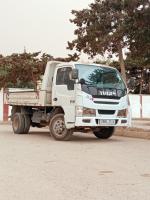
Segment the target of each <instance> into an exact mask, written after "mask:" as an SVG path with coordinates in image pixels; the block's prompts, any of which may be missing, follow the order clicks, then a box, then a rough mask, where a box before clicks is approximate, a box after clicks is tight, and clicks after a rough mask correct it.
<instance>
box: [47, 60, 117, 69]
mask: <svg viewBox="0 0 150 200" xmlns="http://www.w3.org/2000/svg"><path fill="white" fill-rule="evenodd" d="M53 62H57V61H50V62H48V63H53ZM57 63H58V62H57ZM68 64H70V65H75V64H78V65H94V66H97V67H100V66H101V67H107V68H110V69H116V68H115V67H111V66H109V65H104V64H96V63H85V62H84V63H83V62H59V64H58V65H60V66H61V65H68Z"/></svg>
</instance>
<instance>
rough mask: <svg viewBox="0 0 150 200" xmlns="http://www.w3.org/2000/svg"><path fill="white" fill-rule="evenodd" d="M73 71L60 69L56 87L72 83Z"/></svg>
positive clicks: (67, 68)
mask: <svg viewBox="0 0 150 200" xmlns="http://www.w3.org/2000/svg"><path fill="white" fill-rule="evenodd" d="M71 71H72V68H71V67H64V68H61V69H58V71H57V77H56V85H67V84H68V82H69V81H70V72H71Z"/></svg>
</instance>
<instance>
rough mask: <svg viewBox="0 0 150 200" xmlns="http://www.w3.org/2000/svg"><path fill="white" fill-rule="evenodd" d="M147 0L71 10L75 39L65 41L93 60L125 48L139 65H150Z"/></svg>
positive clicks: (116, 1)
mask: <svg viewBox="0 0 150 200" xmlns="http://www.w3.org/2000/svg"><path fill="white" fill-rule="evenodd" d="M149 4H150V2H149V0H103V1H101V0H95V2H94V3H91V4H90V5H89V8H87V9H83V10H79V11H77V10H73V11H72V14H73V15H74V19H72V20H70V21H71V22H72V23H74V24H75V25H76V27H77V28H76V30H75V31H74V34H75V35H76V39H74V40H73V41H72V42H68V49H71V50H73V49H75V50H77V51H79V52H84V53H86V54H89V55H90V56H91V57H94V56H96V55H98V54H101V55H104V54H105V53H106V54H107V55H108V56H110V57H111V56H112V54H116V55H118V53H119V47H121V48H127V49H128V50H130V52H131V56H132V59H133V58H135V57H136V60H137V58H139V60H140V61H141V63H140V64H141V65H145V63H147V64H148V63H150V60H149V59H150V52H149V51H150V23H149V22H150V6H149Z"/></svg>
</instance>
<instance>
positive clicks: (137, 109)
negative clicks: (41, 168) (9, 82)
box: [0, 90, 150, 121]
mask: <svg viewBox="0 0 150 200" xmlns="http://www.w3.org/2000/svg"><path fill="white" fill-rule="evenodd" d="M129 99H130V104H131V110H132V118H139V119H140V118H149V119H150V95H129ZM4 108H5V106H4V105H3V91H2V90H1V91H0V121H3V119H4V113H5V119H6V111H5V110H6V109H4ZM4 111H5V112H4ZM10 113H11V107H9V109H8V115H10Z"/></svg>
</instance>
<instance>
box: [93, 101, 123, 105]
mask: <svg viewBox="0 0 150 200" xmlns="http://www.w3.org/2000/svg"><path fill="white" fill-rule="evenodd" d="M94 103H98V104H108V105H109V104H110V105H117V104H119V102H109V101H108V102H107V101H94Z"/></svg>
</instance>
